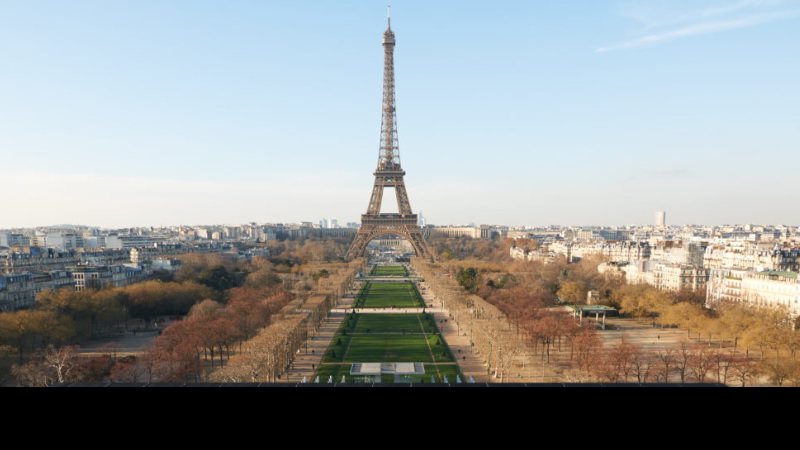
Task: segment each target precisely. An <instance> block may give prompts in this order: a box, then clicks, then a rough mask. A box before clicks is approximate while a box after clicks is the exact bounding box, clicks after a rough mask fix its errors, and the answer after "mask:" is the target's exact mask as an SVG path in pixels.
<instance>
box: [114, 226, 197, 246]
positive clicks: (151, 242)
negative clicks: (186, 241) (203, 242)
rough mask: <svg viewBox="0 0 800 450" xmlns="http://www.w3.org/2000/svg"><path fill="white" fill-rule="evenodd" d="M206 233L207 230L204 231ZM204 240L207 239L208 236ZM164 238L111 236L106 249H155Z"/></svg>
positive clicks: (152, 236) (153, 236)
mask: <svg viewBox="0 0 800 450" xmlns="http://www.w3.org/2000/svg"><path fill="white" fill-rule="evenodd" d="M204 231H206V232H207V230H204ZM204 239H208V235H207V234H206V237H205V238H204ZM166 240H167V238H165V237H164V236H155V235H143V236H140V235H129V236H121V235H116V234H112V235H109V236H108V237H106V248H107V249H112V250H130V249H132V248H135V247H142V248H144V247H151V248H152V247H156V246H157V245H158V244H161V243H163V242H164V241H166Z"/></svg>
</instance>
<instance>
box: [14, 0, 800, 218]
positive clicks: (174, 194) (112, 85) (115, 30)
mask: <svg viewBox="0 0 800 450" xmlns="http://www.w3.org/2000/svg"><path fill="white" fill-rule="evenodd" d="M384 16H385V2H384V1H381V0H376V1H366V0H358V1H355V0H338V1H289V0H285V1H267V0H251V1H244V0H239V1H233V0H228V1H201V0H191V1H190V0H185V1H177V0H175V1H168V0H158V1H156V0H136V1H133V0H131V1H115V0H96V1H88V0H71V1H63V0H58V1H44V0H20V1H16V0H0V180H2V189H3V193H4V195H3V207H2V208H0V227H10V226H32V225H45V224H53V223H84V224H93V225H100V226H124V225H151V224H152V225H169V224H199V223H243V222H249V221H257V222H267V221H271V222H278V221H301V220H315V221H316V220H318V219H319V218H322V217H328V218H338V219H339V221H340V222H342V223H343V222H345V221H354V220H358V218H359V217H360V214H362V213H363V212H364V211H365V210H366V207H367V202H368V199H369V198H368V197H369V194H370V190H371V187H372V181H373V178H372V170H373V169H374V167H375V163H376V160H377V153H378V138H379V131H380V130H379V128H380V102H381V81H382V67H383V66H382V57H383V52H382V48H381V46H380V38H381V33H382V32H383V30H384V28H385V18H384ZM392 23H393V29H394V30H395V32H396V33H397V40H398V45H397V51H396V64H397V84H398V87H397V90H398V120H399V132H400V148H401V156H402V161H403V166H404V168H405V169H406V171H407V172H408V175H407V178H406V179H407V185H408V189H409V194H410V197H411V204H412V207H413V208H414V209H415V210H416V211H420V210H421V211H422V212H423V213H424V214H425V216H426V217H427V218H428V219H429V221H430V222H432V223H437V224H447V223H467V222H475V223H503V224H509V225H522V224H529V225H537V224H565V225H569V224H576V225H577V224H601V225H613V224H630V223H650V222H652V220H653V213H654V211H656V210H657V209H666V210H667V212H668V220H669V222H671V223H708V224H719V223H744V222H756V223H792V224H798V223H800V208H798V205H800V183H798V176H797V173H798V169H800V81H798V80H800V58H799V57H798V55H800V49H799V47H800V0H713V1H712V0H692V1H688V0H638V1H634V0H619V1H597V0H585V1H577V0H572V1H555V0H553V1H492V2H488V1H480V2H478V1H468V0H466V1H465V0H460V1H455V0H453V1H450V0H447V1H436V2H431V1H421V0H396V1H395V2H394V7H393V21H392Z"/></svg>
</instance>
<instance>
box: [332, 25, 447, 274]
mask: <svg viewBox="0 0 800 450" xmlns="http://www.w3.org/2000/svg"><path fill="white" fill-rule="evenodd" d="M394 47H395V38H394V32H393V31H392V20H391V18H389V20H388V26H387V28H386V32H384V33H383V49H384V66H383V120H382V121H381V144H380V156H379V157H378V168H377V169H376V170H375V186H374V187H373V188H372V197H371V198H370V200H369V208H368V209H367V213H366V214H364V215H362V216H361V228H359V230H358V234H357V235H356V238H355V240H354V241H353V244H352V245H351V246H350V250H349V251H348V252H347V256H348V258H359V257H362V256H364V255H365V254H366V252H367V244H369V242H370V241H372V240H373V239H376V238H378V237H381V236H387V235H394V236H400V237H402V238H404V239H406V240H407V241H408V242H410V243H411V246H412V247H414V252H415V253H416V254H417V256H419V257H422V258H427V259H431V257H432V255H431V252H430V251H429V250H428V245H427V244H426V243H425V239H424V238H423V237H422V229H421V228H420V227H419V225H418V224H417V215H416V214H414V213H413V212H412V211H411V203H410V202H409V200H408V192H407V191H406V185H405V182H404V181H403V177H404V176H405V174H406V172H405V171H404V170H403V168H402V167H401V166H400V145H399V141H398V139H397V112H396V109H395V91H394ZM387 187H391V188H394V191H395V194H396V195H397V210H398V211H399V213H398V214H381V202H382V200H383V190H384V188H387Z"/></svg>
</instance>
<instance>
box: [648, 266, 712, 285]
mask: <svg viewBox="0 0 800 450" xmlns="http://www.w3.org/2000/svg"><path fill="white" fill-rule="evenodd" d="M652 272H653V275H652V284H653V285H654V286H655V287H656V288H658V289H661V290H664V291H682V290H692V291H697V290H700V289H705V286H706V283H707V282H708V270H706V269H703V268H702V267H696V266H692V265H688V264H674V263H662V262H659V263H656V264H654V265H653V267H652Z"/></svg>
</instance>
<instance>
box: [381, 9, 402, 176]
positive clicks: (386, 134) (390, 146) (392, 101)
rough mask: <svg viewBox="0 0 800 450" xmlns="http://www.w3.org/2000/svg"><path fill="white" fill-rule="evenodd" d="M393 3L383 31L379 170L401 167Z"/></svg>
mask: <svg viewBox="0 0 800 450" xmlns="http://www.w3.org/2000/svg"><path fill="white" fill-rule="evenodd" d="M391 8H392V5H391V3H390V4H389V16H388V17H387V19H386V20H387V24H386V31H385V32H384V33H383V108H382V114H383V117H382V119H381V144H380V156H379V157H378V170H392V169H399V168H400V143H399V140H398V139H397V104H396V98H395V92H394V86H395V84H394V47H395V44H396V41H395V38H394V32H393V31H392V16H391V11H392V9H391Z"/></svg>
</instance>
